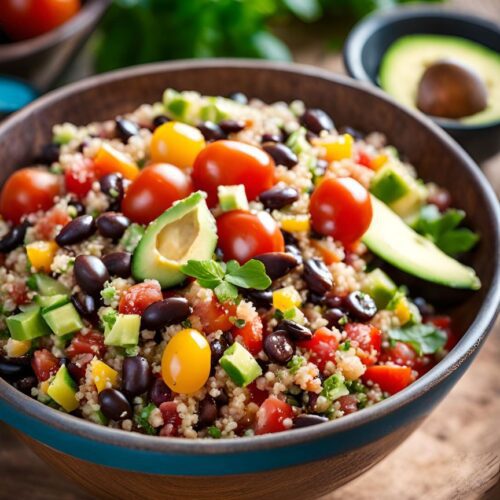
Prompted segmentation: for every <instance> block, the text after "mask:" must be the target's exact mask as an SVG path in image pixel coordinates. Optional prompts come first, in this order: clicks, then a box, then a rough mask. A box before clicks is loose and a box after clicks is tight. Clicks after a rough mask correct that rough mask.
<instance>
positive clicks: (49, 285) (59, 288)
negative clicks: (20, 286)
mask: <svg viewBox="0 0 500 500" xmlns="http://www.w3.org/2000/svg"><path fill="white" fill-rule="evenodd" d="M34 278H35V284H36V288H37V290H38V291H39V292H40V295H62V294H64V295H67V294H68V293H69V290H68V289H67V288H66V287H65V286H64V285H63V284H62V283H59V281H57V280H55V279H54V278H51V277H50V276H47V275H46V274H35V275H34Z"/></svg>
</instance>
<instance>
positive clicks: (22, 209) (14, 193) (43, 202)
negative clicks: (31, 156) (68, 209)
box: [0, 167, 60, 224]
mask: <svg viewBox="0 0 500 500" xmlns="http://www.w3.org/2000/svg"><path fill="white" fill-rule="evenodd" d="M59 193H60V183H59V179H58V178H57V176H56V175H54V174H51V173H50V172H47V170H44V169H43V168H36V167H30V168H22V169H21V170H17V171H16V172H14V173H13V174H12V175H11V176H10V177H9V178H8V179H7V182H6V183H5V184H4V186H3V188H2V193H1V194H0V214H1V215H2V216H3V217H4V219H6V220H8V221H10V222H13V223H14V224H17V223H19V221H20V220H21V218H22V217H23V216H25V215H28V214H30V213H33V212H36V211H38V210H48V209H49V208H50V207H52V206H53V205H54V198H55V197H56V196H57V195H58V194H59Z"/></svg>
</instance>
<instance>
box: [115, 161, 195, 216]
mask: <svg viewBox="0 0 500 500" xmlns="http://www.w3.org/2000/svg"><path fill="white" fill-rule="evenodd" d="M192 192H193V187H192V184H191V179H190V178H189V177H188V176H187V175H186V174H185V173H184V172H183V171H182V170H180V169H179V168H177V167H174V166H173V165H169V164H168V163H156V164H154V165H149V166H148V167H146V168H144V169H143V170H142V171H141V173H140V174H139V175H138V176H137V178H136V179H135V180H134V181H133V182H132V184H131V185H130V187H129V188H128V189H127V192H126V193H125V197H124V198H123V202H122V210H123V213H124V214H125V215H126V216H127V217H128V218H129V219H131V220H133V221H134V222H138V223H139V224H148V223H149V222H151V221H152V220H154V219H156V218H157V217H158V216H160V215H161V214H162V213H163V212H164V211H165V210H167V208H170V207H171V206H172V204H173V203H174V201H177V200H181V199H182V198H185V197H186V196H188V195H190V194H191V193H192Z"/></svg>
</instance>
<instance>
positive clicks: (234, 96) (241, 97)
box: [228, 92, 248, 104]
mask: <svg viewBox="0 0 500 500" xmlns="http://www.w3.org/2000/svg"><path fill="white" fill-rule="evenodd" d="M228 98H229V99H231V100H232V101H236V102H239V103H240V104H248V97H247V96H246V95H245V94H244V93H243V92H232V93H231V94H229V95H228Z"/></svg>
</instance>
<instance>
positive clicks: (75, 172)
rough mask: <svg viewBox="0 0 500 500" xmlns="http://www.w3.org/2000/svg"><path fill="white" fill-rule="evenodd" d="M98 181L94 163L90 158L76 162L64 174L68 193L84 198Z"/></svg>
mask: <svg viewBox="0 0 500 500" xmlns="http://www.w3.org/2000/svg"><path fill="white" fill-rule="evenodd" d="M96 179H97V175H96V170H95V166H94V162H93V161H92V160H91V159H90V158H81V159H78V160H75V161H74V162H73V163H72V164H71V165H70V166H69V167H67V168H66V171H65V172H64V183H65V185H66V191H67V192H68V193H73V194H74V195H76V196H78V198H83V197H84V196H85V195H86V194H87V193H88V192H89V191H90V190H91V188H92V184H93V182H94V181H95V180H96Z"/></svg>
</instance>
